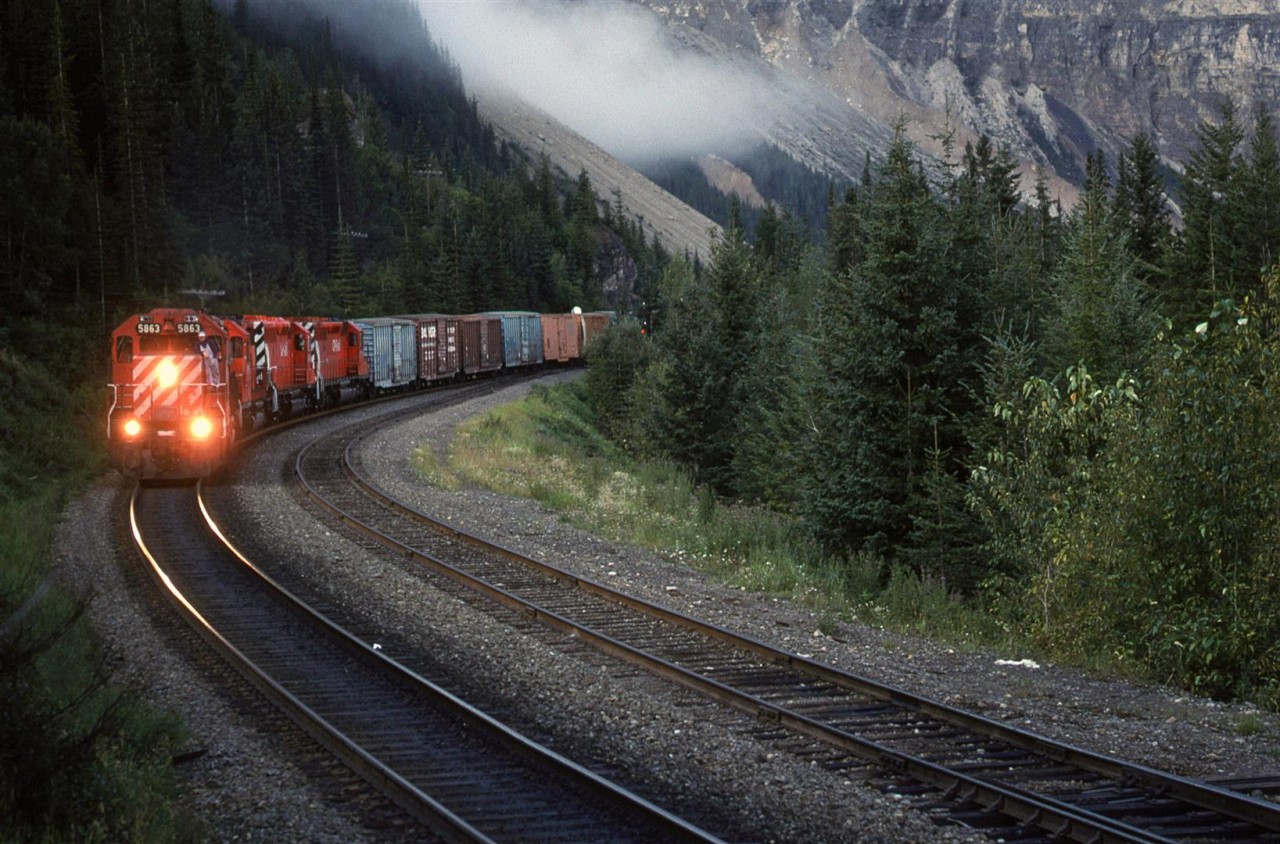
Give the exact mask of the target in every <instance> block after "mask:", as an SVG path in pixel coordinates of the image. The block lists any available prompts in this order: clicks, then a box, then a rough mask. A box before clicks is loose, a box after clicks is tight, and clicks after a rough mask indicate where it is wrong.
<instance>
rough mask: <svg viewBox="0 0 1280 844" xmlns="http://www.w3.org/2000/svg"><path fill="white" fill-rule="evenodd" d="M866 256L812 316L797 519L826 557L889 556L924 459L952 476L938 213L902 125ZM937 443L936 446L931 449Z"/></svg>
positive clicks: (950, 359)
mask: <svg viewBox="0 0 1280 844" xmlns="http://www.w3.org/2000/svg"><path fill="white" fill-rule="evenodd" d="M863 230H864V231H865V233H866V254H865V256H864V257H863V258H862V260H861V261H859V262H858V263H857V264H856V265H855V266H854V267H853V268H852V269H851V270H850V271H849V272H846V273H844V274H842V275H840V276H838V277H836V278H834V279H832V283H831V286H830V288H829V290H828V291H827V293H826V294H825V296H824V301H823V303H822V305H821V307H820V313H821V317H820V328H819V334H818V360H819V364H820V370H821V371H822V372H823V373H824V379H823V381H822V382H821V383H819V385H818V386H817V389H816V396H815V401H814V404H813V421H812V428H813V435H812V437H811V439H810V441H809V449H808V453H809V457H808V468H809V472H808V473H807V474H808V477H806V478H805V479H804V480H803V481H802V482H803V483H804V484H805V489H804V491H803V493H802V495H803V500H802V503H801V506H802V509H803V511H804V512H805V514H806V515H807V516H808V518H809V519H810V521H811V522H812V523H813V524H814V526H815V527H816V529H817V530H818V532H819V534H820V535H821V536H822V538H823V539H824V540H825V541H826V542H827V543H828V544H829V545H830V546H831V547H832V548H833V549H835V550H836V551H838V552H841V553H854V552H857V551H872V552H876V553H880V554H884V555H886V556H890V557H892V556H896V555H897V554H898V552H899V551H900V550H901V549H902V548H903V547H904V546H906V545H907V544H908V542H909V536H910V534H911V532H912V520H913V508H916V507H918V506H920V505H921V503H922V493H923V492H924V490H923V488H922V486H921V483H922V478H923V477H924V474H925V470H926V468H927V465H928V462H927V461H928V459H929V457H928V451H929V449H930V448H934V449H935V450H936V452H937V453H938V454H942V455H946V458H947V462H948V466H947V470H948V471H955V470H956V468H957V465H958V462H959V460H960V459H961V455H960V454H959V452H958V451H954V450H953V449H956V448H957V447H959V446H962V444H963V443H962V436H961V431H960V429H959V426H958V424H957V419H958V418H959V415H960V414H959V413H958V411H959V410H960V404H961V403H962V396H963V381H964V375H963V372H962V363H961V360H962V356H961V353H960V348H959V332H958V329H957V325H956V322H955V315H956V309H955V306H956V292H955V290H954V289H951V288H950V286H949V285H948V283H947V272H946V265H945V262H944V258H945V256H946V254H947V248H948V239H947V232H946V226H945V221H944V217H943V209H941V208H940V207H939V205H938V204H937V202H936V201H935V200H934V198H933V196H932V195H931V194H930V191H929V187H928V184H927V182H926V180H925V178H924V176H923V174H922V172H921V170H920V168H919V167H918V166H917V165H916V163H915V162H914V161H913V159H912V150H911V145H910V144H909V142H908V141H906V139H905V137H904V129H903V126H902V125H901V124H899V126H898V127H897V130H896V132H895V136H894V142H893V144H892V146H891V147H890V150H889V154H888V156H887V159H886V161H885V163H884V165H883V167H882V168H881V170H880V172H879V173H878V176H877V179H876V181H875V182H874V183H873V185H872V187H871V188H870V196H869V198H868V200H867V208H866V211H865V214H864V215H863ZM935 443H936V446H935V445H934V444H935Z"/></svg>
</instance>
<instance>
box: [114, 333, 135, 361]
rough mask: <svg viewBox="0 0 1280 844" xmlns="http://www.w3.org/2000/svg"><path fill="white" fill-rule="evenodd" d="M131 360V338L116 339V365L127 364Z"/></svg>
mask: <svg viewBox="0 0 1280 844" xmlns="http://www.w3.org/2000/svg"><path fill="white" fill-rule="evenodd" d="M132 360H133V338H132V337H117V338H116V363H129V362H130V361H132Z"/></svg>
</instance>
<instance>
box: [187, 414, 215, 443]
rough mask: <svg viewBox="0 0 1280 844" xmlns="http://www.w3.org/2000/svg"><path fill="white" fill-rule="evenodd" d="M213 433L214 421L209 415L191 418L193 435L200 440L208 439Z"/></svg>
mask: <svg viewBox="0 0 1280 844" xmlns="http://www.w3.org/2000/svg"><path fill="white" fill-rule="evenodd" d="M212 433H213V423H212V422H210V421H209V417H207V416H197V417H196V418H195V419H192V420H191V436H193V437H195V438H196V439H198V440H204V439H208V438H209V435H210V434H212Z"/></svg>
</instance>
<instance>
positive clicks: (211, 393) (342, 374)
mask: <svg viewBox="0 0 1280 844" xmlns="http://www.w3.org/2000/svg"><path fill="white" fill-rule="evenodd" d="M615 321H616V315H615V314H614V313H613V312H612V311H596V312H593V313H582V312H581V311H580V310H579V309H576V308H575V309H574V312H573V313H568V314H538V313H534V312H530V311H493V312H488V313H482V314H465V315H447V314H404V315H397V316H377V317H361V318H355V319H346V318H341V317H317V316H271V315H265V314H252V315H245V316H218V315H214V314H210V313H208V312H206V311H204V310H202V309H192V308H156V309H154V310H151V311H147V312H144V313H140V314H136V315H134V316H131V317H130V318H128V319H126V320H125V321H124V322H122V323H121V324H120V325H119V326H118V327H117V328H116V329H115V330H114V331H113V332H112V334H111V383H110V385H109V387H110V390H111V406H110V409H109V410H108V412H107V451H108V454H109V456H110V459H111V465H112V466H114V467H115V468H116V469H117V470H118V471H119V472H120V473H121V474H123V475H125V476H127V477H133V478H153V479H159V478H164V479H184V478H202V477H207V476H209V475H211V474H213V473H214V472H215V471H217V470H218V468H219V467H221V466H222V464H223V463H224V462H225V461H226V459H227V457H228V455H229V454H230V453H231V451H232V449H233V448H234V446H235V443H236V441H237V440H238V439H240V438H241V437H243V436H245V435H247V434H248V433H250V432H252V431H255V430H257V429H259V428H262V427H265V426H268V425H271V424H273V423H275V422H277V421H280V420H283V419H287V418H289V417H291V416H293V415H295V414H296V413H302V412H307V411H312V410H317V409H320V408H328V407H335V406H339V405H343V404H347V403H350V402H354V401H358V400H361V399H369V398H372V397H374V396H377V395H383V394H388V393H398V392H406V391H409V390H414V389H420V388H423V387H427V386H432V385H435V384H441V383H447V382H450V381H461V380H467V379H472V378H483V377H492V376H494V375H499V374H501V373H504V372H518V371H528V370H532V369H535V368H539V367H545V366H566V365H572V364H577V363H580V362H581V361H582V358H583V354H584V353H585V351H586V349H587V346H588V344H589V343H590V341H591V340H592V339H593V338H594V337H596V336H597V335H599V334H600V333H602V332H604V331H605V330H606V329H607V328H609V326H610V325H612V324H613V323H614V322H615Z"/></svg>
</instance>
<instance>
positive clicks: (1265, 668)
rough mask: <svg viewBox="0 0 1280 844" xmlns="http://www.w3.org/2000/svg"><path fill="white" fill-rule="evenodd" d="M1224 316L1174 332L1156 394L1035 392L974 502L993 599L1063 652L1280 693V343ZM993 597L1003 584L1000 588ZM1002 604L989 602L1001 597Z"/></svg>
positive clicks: (1225, 686)
mask: <svg viewBox="0 0 1280 844" xmlns="http://www.w3.org/2000/svg"><path fill="white" fill-rule="evenodd" d="M1274 326H1275V322H1274V318H1273V316H1272V314H1271V312H1270V311H1269V309H1267V308H1265V307H1260V306H1257V305H1254V304H1252V303H1249V302H1246V303H1245V305H1244V306H1243V307H1239V306H1236V305H1234V304H1232V303H1230V302H1226V303H1223V304H1222V305H1221V306H1220V307H1219V308H1218V309H1217V310H1216V311H1215V312H1214V313H1213V314H1212V316H1211V317H1210V319H1209V320H1207V321H1206V322H1204V323H1202V324H1200V325H1199V326H1197V328H1196V329H1195V330H1194V331H1192V332H1190V333H1189V334H1188V335H1186V336H1184V337H1174V336H1171V335H1166V336H1162V337H1161V338H1160V340H1159V343H1158V344H1157V347H1156V350H1155V355H1154V357H1153V361H1154V364H1153V366H1152V367H1151V371H1150V375H1149V378H1148V383H1147V384H1146V385H1145V387H1144V388H1143V389H1142V390H1141V401H1139V391H1138V389H1137V388H1136V386H1135V384H1134V383H1133V382H1132V381H1129V380H1127V379H1122V380H1121V381H1120V382H1119V383H1117V384H1116V385H1114V386H1111V387H1106V388H1098V387H1096V386H1095V385H1094V384H1093V382H1092V379H1091V378H1090V377H1089V376H1088V374H1087V373H1086V372H1085V371H1084V370H1083V368H1077V369H1074V370H1071V371H1069V372H1068V379H1067V385H1066V386H1067V391H1066V394H1065V395H1064V394H1062V393H1060V392H1059V390H1058V389H1057V388H1056V387H1054V386H1053V385H1051V384H1049V383H1048V382H1045V381H1043V380H1040V379H1033V380H1031V381H1029V382H1028V383H1027V385H1026V388H1025V390H1024V394H1023V399H1022V401H1021V402H1014V403H1008V404H1005V405H1001V406H998V407H997V413H998V414H1000V415H1001V416H1002V418H1003V419H1004V420H1005V421H1006V423H1007V426H1008V432H1009V436H1008V437H1007V439H1006V445H1005V447H1004V448H1003V449H999V450H995V451H993V452H992V453H991V455H989V460H988V463H987V465H985V466H983V467H981V468H980V469H979V470H977V471H976V472H975V474H974V478H973V501H974V503H975V504H976V505H977V506H978V509H979V512H980V513H981V514H982V515H983V517H984V520H985V521H986V523H987V526H988V528H989V530H990V535H991V537H992V538H991V542H990V548H991V550H992V553H993V554H995V555H996V556H997V557H998V558H999V559H1001V560H1002V561H1003V563H1004V566H1003V567H1002V568H1003V571H1005V572H1006V577H1005V578H1004V579H1003V580H1002V581H1001V582H1000V584H999V589H998V592H999V594H1001V595H1002V596H1004V597H1014V598H1015V599H1017V601H1018V606H1019V609H1020V613H1021V618H1022V619H1023V620H1025V621H1026V623H1028V625H1029V626H1030V628H1031V629H1032V631H1033V633H1034V635H1035V636H1036V637H1037V639H1039V641H1040V642H1041V643H1042V644H1043V645H1044V646H1045V647H1047V648H1048V649H1049V650H1050V651H1051V652H1053V653H1057V654H1060V655H1067V656H1070V657H1072V658H1077V659H1083V660H1086V661H1092V660H1094V659H1096V658H1097V656H1098V655H1100V654H1105V655H1109V656H1111V657H1112V658H1115V659H1119V660H1121V661H1129V660H1132V661H1136V662H1137V663H1139V664H1141V665H1144V666H1145V667H1146V668H1147V670H1148V671H1149V672H1150V673H1151V674H1152V675H1153V676H1154V677H1156V678H1158V679H1160V680H1162V681H1167V682H1171V683H1175V684H1178V685H1181V686H1184V687H1186V688H1189V689H1192V690H1195V691H1197V692H1201V693H1205V694H1211V695H1217V696H1223V697H1241V696H1249V695H1253V696H1261V697H1263V698H1267V699H1269V698H1271V697H1274V696H1275V690H1276V688H1277V687H1278V686H1280V615H1277V614H1276V612H1275V607H1276V606H1280V544H1278V543H1277V540H1278V539H1280V523H1278V522H1277V518H1276V513H1277V512H1280V450H1277V449H1276V448H1275V443H1274V439H1273V437H1272V436H1271V435H1270V433H1269V432H1270V431H1271V429H1272V428H1273V427H1274V424H1275V420H1276V419H1280V337H1277V335H1276V332H1275V327H1274ZM992 585H993V586H994V585H995V584H992ZM994 591H997V590H994V589H993V592H994Z"/></svg>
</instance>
